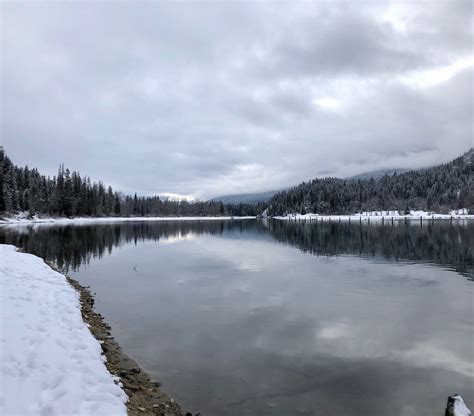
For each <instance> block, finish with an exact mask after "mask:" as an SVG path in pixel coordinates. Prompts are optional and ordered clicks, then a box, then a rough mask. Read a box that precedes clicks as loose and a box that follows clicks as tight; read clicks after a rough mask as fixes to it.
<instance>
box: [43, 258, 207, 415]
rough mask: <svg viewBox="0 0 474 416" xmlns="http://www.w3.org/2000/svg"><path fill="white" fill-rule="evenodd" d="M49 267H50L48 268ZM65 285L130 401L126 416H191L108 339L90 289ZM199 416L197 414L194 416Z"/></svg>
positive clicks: (71, 280)
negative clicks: (76, 294) (77, 301)
mask: <svg viewBox="0 0 474 416" xmlns="http://www.w3.org/2000/svg"><path fill="white" fill-rule="evenodd" d="M50 266H51V265H50ZM66 279H67V281H68V282H69V283H70V284H71V285H72V286H73V287H74V288H75V289H76V290H77V291H78V292H79V294H80V302H81V311H82V318H83V320H84V322H86V323H87V324H89V329H90V331H91V333H92V334H93V335H94V337H95V338H96V339H97V340H98V341H99V343H100V344H101V346H102V352H103V353H104V355H105V356H106V357H107V362H106V363H105V365H106V366H107V369H108V370H109V371H110V373H111V374H113V375H116V376H117V377H120V381H121V383H122V385H123V390H124V391H125V393H126V394H127V396H128V397H129V401H128V403H127V409H128V414H129V415H131V416H143V415H153V416H156V415H159V416H192V413H189V412H185V411H183V409H182V408H181V406H180V405H179V404H177V403H176V402H175V401H174V400H173V399H172V398H171V397H169V396H168V395H167V394H166V393H164V392H163V391H162V390H161V389H160V383H159V382H157V381H153V380H152V379H151V378H150V376H149V375H148V374H147V373H146V372H145V371H143V369H141V368H140V367H139V366H138V364H137V363H136V362H135V361H134V360H132V359H131V358H130V357H128V356H127V355H126V354H125V353H124V352H123V351H122V349H121V347H120V345H119V344H118V343H117V341H115V339H114V338H113V337H112V335H111V327H110V325H108V324H107V323H106V322H104V318H103V316H102V315H101V314H100V313H96V312H95V311H94V302H95V301H94V297H93V295H92V294H91V292H90V291H89V288H87V287H84V286H81V285H80V284H79V283H78V282H77V281H76V280H74V279H72V278H71V277H68V276H66ZM197 415H199V413H198V414H197Z"/></svg>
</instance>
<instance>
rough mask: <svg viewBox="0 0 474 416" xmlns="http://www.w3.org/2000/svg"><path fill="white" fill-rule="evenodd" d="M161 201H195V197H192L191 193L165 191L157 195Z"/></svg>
mask: <svg viewBox="0 0 474 416" xmlns="http://www.w3.org/2000/svg"><path fill="white" fill-rule="evenodd" d="M158 196H159V197H160V198H161V199H162V200H163V201H171V202H183V201H186V202H196V201H197V199H196V198H194V196H192V195H181V194H175V193H172V192H165V193H163V194H159V195H158Z"/></svg>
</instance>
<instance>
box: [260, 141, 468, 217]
mask: <svg viewBox="0 0 474 416" xmlns="http://www.w3.org/2000/svg"><path fill="white" fill-rule="evenodd" d="M459 208H468V210H469V212H470V213H472V212H474V149H473V148H471V149H470V150H469V151H468V152H466V153H465V154H464V155H462V156H460V157H458V158H456V159H455V160H453V161H452V162H449V163H446V164H444V165H440V166H435V167H432V168H428V169H420V170H413V171H408V172H405V173H401V174H398V173H393V174H386V175H384V176H382V177H380V178H378V179H375V178H374V177H372V178H370V179H354V178H353V179H339V178H324V179H313V180H311V181H309V182H303V183H302V184H300V185H298V186H296V187H294V188H291V189H289V190H287V191H283V192H279V193H278V194H276V195H275V196H273V198H271V199H270V201H269V202H268V215H285V214H287V213H294V212H299V213H306V212H313V213H320V214H350V213H355V212H361V211H373V210H389V209H390V210H398V211H403V212H406V211H408V210H410V209H415V210H416V209H418V210H426V211H435V212H440V213H444V212H446V213H447V212H448V211H449V210H451V209H459Z"/></svg>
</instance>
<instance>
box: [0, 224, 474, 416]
mask: <svg viewBox="0 0 474 416" xmlns="http://www.w3.org/2000/svg"><path fill="white" fill-rule="evenodd" d="M473 231H474V229H473V224H471V223H458V224H456V223H453V225H452V226H451V225H450V224H449V223H435V224H434V225H433V226H431V225H430V226H423V228H421V227H420V226H419V225H418V224H404V223H402V224H395V225H394V226H393V227H392V226H391V225H388V226H387V225H384V226H382V225H375V224H371V225H370V226H369V225H365V224H362V225H359V224H351V225H349V224H347V223H341V224H339V223H334V224H321V223H319V224H314V223H313V224H294V223H292V224H289V223H284V222H277V221H269V222H260V221H223V222H221V221H217V222H204V221H201V222H163V223H122V224H117V223H111V224H100V225H80V226H72V225H69V226H61V225H54V226H48V225H39V226H36V225H35V226H28V227H24V226H21V227H0V241H1V242H6V243H9V244H15V245H18V246H20V247H22V248H23V249H25V250H26V251H29V252H33V253H35V254H37V255H40V256H42V257H44V258H47V259H49V260H53V261H56V262H57V263H58V264H59V265H61V266H63V267H64V268H69V269H70V270H71V273H72V274H73V275H74V277H76V278H78V279H79V281H80V282H81V283H83V284H85V285H90V286H91V287H92V288H93V290H94V292H96V293H97V295H96V298H97V304H96V306H97V308H98V310H99V312H101V313H102V314H103V315H105V317H106V319H107V321H108V322H109V323H111V324H112V327H113V334H114V336H115V337H116V338H117V340H118V341H119V342H120V344H121V345H122V346H123V347H124V349H125V351H127V352H128V353H129V354H130V355H131V356H133V358H135V359H137V360H138V362H139V363H140V364H141V365H143V366H144V367H145V368H146V369H147V370H148V371H149V372H150V373H151V374H152V375H153V376H154V377H156V378H157V379H159V380H160V381H162V383H163V386H164V389H165V391H167V392H169V393H170V394H171V395H172V396H174V397H175V398H176V399H177V400H178V401H180V402H181V403H183V404H184V406H185V407H187V408H188V409H191V410H194V411H196V412H198V411H200V412H202V414H203V415H204V416H236V415H259V416H273V415H331V416H343V415H344V416H348V415H354V416H359V415H373V416H379V415H382V414H383V415H384V416H413V415H416V416H432V415H435V414H441V413H442V410H443V406H444V405H445V400H446V397H447V396H448V395H449V394H452V393H455V392H456V393H461V394H462V395H463V397H464V398H465V400H467V402H468V404H469V405H471V406H472V403H473V400H474V391H473V387H472V386H473V380H474V367H473V362H474V349H473V337H474V329H473V308H474V306H473V302H472V299H473V296H474V285H473V284H472V279H473V253H472V239H473ZM294 247H297V248H298V250H295V249H294ZM307 253H312V254H314V255H308V254H307ZM135 265H136V266H137V268H136V269H134V266H135ZM440 266H441V267H440ZM454 270H455V271H457V273H456V272H454ZM459 274H462V275H463V276H466V277H467V279H463V278H459Z"/></svg>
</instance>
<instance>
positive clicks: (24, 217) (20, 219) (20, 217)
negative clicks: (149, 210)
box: [0, 212, 255, 224]
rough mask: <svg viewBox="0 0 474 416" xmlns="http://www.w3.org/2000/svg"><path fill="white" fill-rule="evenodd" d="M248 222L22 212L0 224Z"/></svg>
mask: <svg viewBox="0 0 474 416" xmlns="http://www.w3.org/2000/svg"><path fill="white" fill-rule="evenodd" d="M231 219H236V220H247V219H255V217H250V216H248V217H77V218H61V217H58V218H55V217H42V216H41V217H40V216H37V215H34V216H33V217H29V215H28V213H27V212H22V213H19V214H16V215H13V216H9V217H6V218H0V224H20V223H24V224H29V223H42V222H47V223H50V222H54V223H61V224H63V223H64V224H69V223H74V224H76V223H92V222H93V223H98V222H99V223H102V222H124V221H210V220H214V221H216V220H231Z"/></svg>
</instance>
